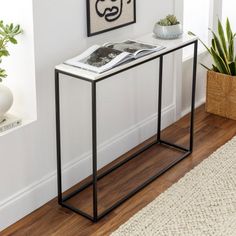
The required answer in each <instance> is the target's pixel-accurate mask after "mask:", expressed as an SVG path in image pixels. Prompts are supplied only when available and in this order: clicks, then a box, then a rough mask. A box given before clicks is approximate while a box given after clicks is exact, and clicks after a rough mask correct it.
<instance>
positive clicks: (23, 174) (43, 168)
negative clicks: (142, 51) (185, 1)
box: [0, 0, 175, 229]
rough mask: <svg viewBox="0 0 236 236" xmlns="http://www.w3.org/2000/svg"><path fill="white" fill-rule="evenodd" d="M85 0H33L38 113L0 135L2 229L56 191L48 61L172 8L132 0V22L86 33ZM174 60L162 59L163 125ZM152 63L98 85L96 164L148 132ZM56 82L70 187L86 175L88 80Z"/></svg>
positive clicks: (171, 107) (128, 33) (138, 27)
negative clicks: (134, 3) (134, 14)
mask: <svg viewBox="0 0 236 236" xmlns="http://www.w3.org/2000/svg"><path fill="white" fill-rule="evenodd" d="M85 2H86V1H81V0H60V1H58V0H50V1H48V0H40V1H38V0H34V1H33V8H34V36H35V64H36V93H37V115H38V117H37V121H36V122H34V123H32V124H30V125H28V126H26V127H23V128H22V129H19V130H17V131H15V132H13V133H10V134H7V135H5V136H3V137H1V138H0V149H1V156H0V163H1V167H0V186H1V188H0V229H3V228H5V227H6V226H7V225H9V224H11V223H13V222H15V221H16V220H18V219H20V218H21V217H23V216H24V215H26V214H28V213H30V212H31V211H33V210H35V209H36V208H38V207H39V206H41V205H42V204H44V203H46V202H47V201H48V200H50V199H51V198H53V197H55V196H56V146H55V115H54V77H53V76H54V71H53V69H54V66H55V65H56V64H59V63H61V62H62V61H64V60H65V59H67V58H70V57H72V56H74V55H76V54H78V53H79V52H81V51H82V50H84V49H85V48H87V47H89V46H90V45H92V44H95V43H100V44H102V43H104V42H106V41H120V40H123V39H126V38H130V37H132V38H133V37H136V36H140V35H143V34H146V33H149V32H150V31H152V27H153V25H154V23H155V22H156V21H157V20H158V19H159V18H160V17H163V16H165V15H166V14H168V13H172V12H173V11H174V1H173V0H167V1H162V0H149V1H148V4H147V2H146V1H142V0H137V24H134V25H131V26H128V27H126V28H123V29H119V30H116V31H112V32H108V33H105V34H102V35H98V36H96V37H92V38H87V37H86V15H85V12H86V10H85V9H86V8H85ZM21 13H22V16H23V15H24V14H25V13H24V12H21ZM172 63H173V58H172V57H170V58H167V59H165V79H164V89H165V98H164V102H163V103H164V124H165V125H168V124H170V123H171V122H173V120H174V118H173V117H174V113H175V104H174V100H175V99H174V94H175V93H174V88H173V86H174V85H173V84H174V83H173V78H174V76H173V71H171V70H170V69H169V68H171V67H172ZM157 65H158V63H157V62H152V63H150V64H148V65H145V66H142V67H140V68H138V69H135V70H133V71H128V72H125V73H123V74H121V75H120V76H115V77H114V78H113V79H110V80H107V81H104V82H103V84H102V86H99V88H98V93H99V95H98V101H99V105H98V119H99V126H98V133H99V134H98V139H99V145H100V152H99V160H100V164H101V165H102V164H105V163H107V162H109V161H111V160H112V158H115V157H117V156H119V155H121V154H122V153H124V152H126V151H127V150H129V149H130V148H132V147H133V146H136V145H137V144H138V143H140V142H142V141H143V140H144V139H146V138H148V137H150V136H151V135H153V134H154V132H155V129H156V128H155V126H156V107H157V103H156V102H155V99H156V97H157V94H156V91H157V80H156V78H157V73H158V72H157V70H156V69H157ZM62 87H63V91H62V94H61V95H62V103H61V104H62V107H63V109H62V110H63V115H62V134H63V157H64V158H63V160H64V161H63V163H64V165H65V167H66V168H65V173H64V175H65V181H64V185H65V187H69V186H71V185H73V184H74V183H75V182H77V181H79V180H81V179H82V178H84V177H85V176H87V175H88V174H89V172H88V171H87V170H88V169H89V167H90V166H91V164H90V162H89V160H90V155H89V154H90V148H91V140H90V130H91V129H90V118H89V117H90V97H89V95H90V94H89V92H90V90H89V87H88V84H86V83H84V82H79V81H77V80H71V79H68V78H65V79H63V83H62ZM29 99H30V98H29ZM147 104H149V105H148V106H147ZM111 157H112V158H111ZM65 159H66V160H65Z"/></svg>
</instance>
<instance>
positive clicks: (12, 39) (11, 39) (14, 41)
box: [9, 37, 17, 44]
mask: <svg viewBox="0 0 236 236" xmlns="http://www.w3.org/2000/svg"><path fill="white" fill-rule="evenodd" d="M9 40H10V42H11V43H13V44H17V40H16V39H15V38H12V37H9Z"/></svg>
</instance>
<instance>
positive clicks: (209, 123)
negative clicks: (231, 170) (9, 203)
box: [0, 106, 236, 236]
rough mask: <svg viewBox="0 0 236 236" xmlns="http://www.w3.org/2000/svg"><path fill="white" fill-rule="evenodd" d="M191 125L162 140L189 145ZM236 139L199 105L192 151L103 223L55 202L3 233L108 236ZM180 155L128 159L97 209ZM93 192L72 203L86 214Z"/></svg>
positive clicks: (104, 185) (102, 188)
mask: <svg viewBox="0 0 236 236" xmlns="http://www.w3.org/2000/svg"><path fill="white" fill-rule="evenodd" d="M188 121H189V117H188V116H186V117H184V118H183V119H181V120H180V121H178V122H177V123H175V124H174V125H172V126H171V127H169V128H167V129H166V130H165V131H164V132H163V136H162V137H163V139H165V140H168V141H171V142H176V140H178V142H177V143H178V144H181V145H184V144H185V145H186V144H187V140H188V131H189V128H188V124H189V123H188ZM235 135H236V121H233V120H228V119H224V118H221V117H218V116H214V115H211V114H207V113H205V111H204V106H201V107H200V108H198V109H197V112H196V121H195V148H194V153H193V154H192V155H191V156H189V157H188V158H186V159H185V160H183V161H182V162H180V163H179V164H178V165H176V166H175V167H173V168H172V169H171V170H170V171H168V172H166V173H165V174H163V175H162V176H161V177H159V178H158V179H157V180H155V181H154V182H152V183H151V184H150V185H149V186H148V187H146V188H145V189H144V190H142V191H140V192H139V193H138V194H137V195H135V196H134V197H132V198H131V199H130V200H128V201H127V202H125V203H124V204H123V205H122V206H120V207H119V208H117V209H116V210H114V211H113V212H112V213H110V214H109V215H108V216H106V217H105V218H103V219H102V220H101V221H100V222H99V223H96V224H94V223H92V222H90V221H89V220H86V219H84V218H83V217H81V216H79V215H77V214H75V213H72V212H71V211H69V210H66V209H64V208H61V207H60V206H58V204H57V200H56V199H54V200H52V201H51V202H49V203H48V204H46V205H44V206H43V207H41V208H40V209H38V210H37V211H35V212H33V213H32V214H30V215H29V216H27V217H25V218H24V219H22V220H20V221H19V222H17V223H16V224H14V225H12V226H11V227H9V228H7V229H6V230H5V231H3V232H1V233H0V235H29V236H37V235H40V236H45V235H46V236H47V235H63V236H64V235H65V236H70V235H76V236H77V235H78V236H79V235H102V236H105V235H109V234H110V233H111V232H113V231H114V230H115V229H117V228H118V227H119V226H120V225H121V224H123V223H125V222H126V221H127V220H128V219H129V218H130V217H131V216H133V215H134V214H135V213H136V212H138V211H139V210H141V209H142V208H143V207H145V206H146V205H147V204H148V203H150V202H151V201H153V200H154V199H155V198H156V197H158V195H160V194H161V193H162V192H163V191H165V190H166V189H167V188H169V187H170V186H171V185H172V184H174V183H176V182H177V181H178V180H179V179H180V178H181V177H183V176H184V175H185V174H186V173H187V172H189V171H190V170H191V169H192V168H193V167H195V166H196V165H198V164H199V163H200V162H201V161H202V160H204V159H205V158H207V157H208V156H209V155H210V154H211V153H212V152H214V151H215V150H216V149H217V148H219V147H220V146H222V145H223V144H225V143H226V142H227V141H228V140H230V139H231V138H232V137H233V136H235ZM179 154H180V153H179V152H177V151H176V150H172V149H166V148H163V147H157V146H154V147H153V148H151V149H150V150H148V151H146V152H145V153H143V154H142V155H141V156H140V157H138V158H137V159H136V160H135V161H130V162H129V163H128V164H126V165H125V166H124V167H122V168H120V169H118V170H117V171H115V172H114V173H113V174H112V175H109V176H107V177H105V178H104V179H102V180H101V181H99V186H98V187H99V202H100V203H102V204H99V211H100V212H102V211H103V210H104V209H105V208H106V207H109V206H110V205H111V204H112V203H113V202H114V201H115V200H117V199H119V198H121V197H122V196H123V195H124V194H125V193H127V192H129V190H130V189H131V188H133V187H135V186H137V185H138V184H140V183H142V182H143V181H145V180H146V179H147V178H148V177H149V176H150V175H152V174H153V173H154V172H155V171H157V170H158V169H160V168H162V167H163V166H165V165H168V163H170V162H171V161H173V160H174V159H173V158H177V157H178V155H179ZM121 158H124V157H121ZM117 189H118V190H119V191H117ZM108 190H109V191H108ZM90 193H91V189H89V188H88V189H87V190H86V191H85V192H84V193H82V194H79V196H76V197H75V198H73V199H71V203H73V204H75V205H76V206H80V207H82V208H83V209H84V210H85V211H87V212H88V213H89V212H91V198H90V197H89V195H90Z"/></svg>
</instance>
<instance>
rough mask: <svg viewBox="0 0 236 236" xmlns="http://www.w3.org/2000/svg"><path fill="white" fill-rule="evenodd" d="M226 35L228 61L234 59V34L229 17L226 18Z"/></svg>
mask: <svg viewBox="0 0 236 236" xmlns="http://www.w3.org/2000/svg"><path fill="white" fill-rule="evenodd" d="M226 35H227V39H228V57H229V61H233V60H234V37H235V35H234V34H233V32H232V29H231V25H230V22H229V18H227V20H226Z"/></svg>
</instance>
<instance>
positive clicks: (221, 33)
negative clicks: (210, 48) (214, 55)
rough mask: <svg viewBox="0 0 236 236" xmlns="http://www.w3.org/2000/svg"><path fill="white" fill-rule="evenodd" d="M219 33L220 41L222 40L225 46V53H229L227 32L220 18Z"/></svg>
mask: <svg viewBox="0 0 236 236" xmlns="http://www.w3.org/2000/svg"><path fill="white" fill-rule="evenodd" d="M218 33H219V37H220V41H221V45H222V47H223V50H224V52H225V54H226V55H227V54H228V50H227V43H226V40H225V33H224V29H223V26H222V24H221V22H220V20H219V19H218Z"/></svg>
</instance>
